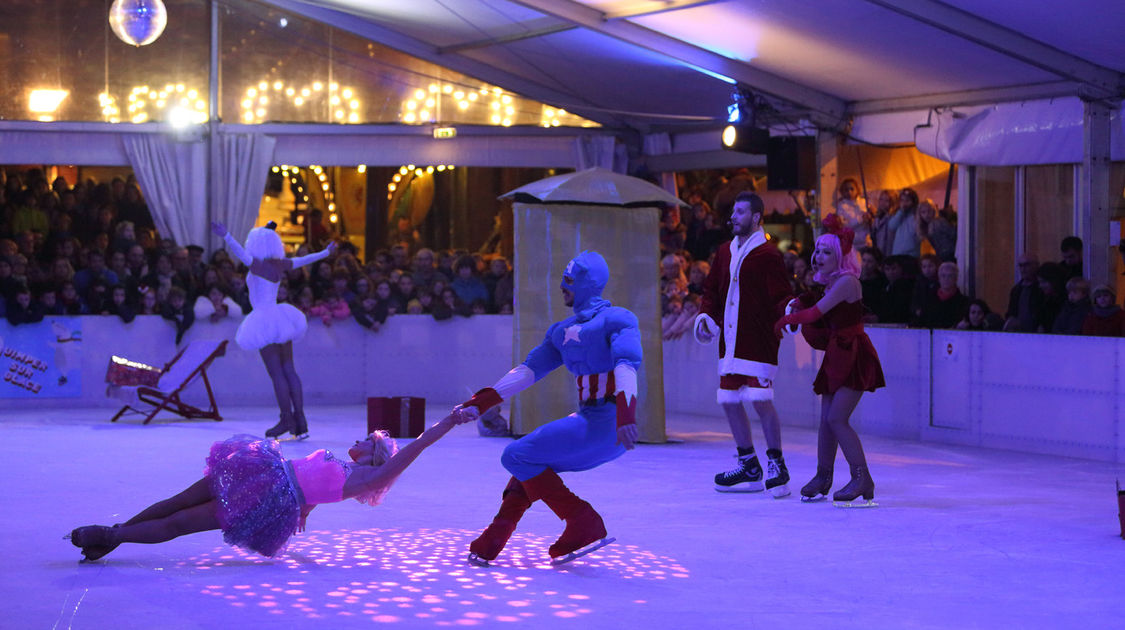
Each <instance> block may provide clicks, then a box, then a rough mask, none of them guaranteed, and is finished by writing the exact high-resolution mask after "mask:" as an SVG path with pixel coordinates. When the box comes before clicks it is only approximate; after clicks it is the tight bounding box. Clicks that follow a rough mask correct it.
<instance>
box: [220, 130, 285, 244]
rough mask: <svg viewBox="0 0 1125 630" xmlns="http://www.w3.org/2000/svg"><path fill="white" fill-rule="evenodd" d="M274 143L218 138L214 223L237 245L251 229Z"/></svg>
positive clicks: (261, 138)
mask: <svg viewBox="0 0 1125 630" xmlns="http://www.w3.org/2000/svg"><path fill="white" fill-rule="evenodd" d="M276 145H277V140H276V139H275V138H274V137H272V136H267V135H263V134H254V133H224V134H220V135H219V164H218V165H217V169H216V172H217V173H218V179H217V181H216V182H215V187H216V190H215V196H216V197H215V198H216V207H215V220H216V221H221V222H222V223H223V224H225V225H226V226H227V229H228V230H230V233H231V234H232V235H234V237H235V238H237V239H238V240H239V241H244V240H246V234H247V233H248V232H249V231H250V228H252V227H254V222H255V221H256V220H257V218H258V211H259V209H260V208H261V205H262V193H263V191H265V189H266V178H267V177H269V169H270V167H271V166H273V151H274V147H275V146H276Z"/></svg>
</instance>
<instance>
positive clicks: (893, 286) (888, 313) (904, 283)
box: [876, 256, 914, 324]
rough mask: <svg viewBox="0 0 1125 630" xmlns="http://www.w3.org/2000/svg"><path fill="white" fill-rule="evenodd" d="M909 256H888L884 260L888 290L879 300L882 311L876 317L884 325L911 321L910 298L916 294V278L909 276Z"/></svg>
mask: <svg viewBox="0 0 1125 630" xmlns="http://www.w3.org/2000/svg"><path fill="white" fill-rule="evenodd" d="M910 263H911V259H910V257H909V256H888V257H887V258H886V259H884V260H883V273H884V274H885V275H886V276H887V290H886V292H885V293H883V296H882V297H881V298H880V299H879V306H880V309H881V310H880V311H878V312H877V313H876V317H878V320H879V321H880V322H881V323H884V324H905V323H907V322H908V321H910V298H911V296H912V295H913V293H914V278H912V277H910V276H909V275H907V268H908V265H910Z"/></svg>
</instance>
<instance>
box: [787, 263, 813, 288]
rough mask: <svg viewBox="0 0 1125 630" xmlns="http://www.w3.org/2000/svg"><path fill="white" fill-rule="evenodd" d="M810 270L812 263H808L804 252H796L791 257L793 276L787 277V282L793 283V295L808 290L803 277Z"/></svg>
mask: <svg viewBox="0 0 1125 630" xmlns="http://www.w3.org/2000/svg"><path fill="white" fill-rule="evenodd" d="M811 270H812V265H811V264H809V257H808V256H806V255H804V254H798V255H797V257H796V258H794V259H793V277H792V278H790V279H789V283H790V284H792V285H793V295H800V294H802V293H804V292H806V291H808V290H809V285H808V284H806V282H805V278H806V276H808V275H809V271H811Z"/></svg>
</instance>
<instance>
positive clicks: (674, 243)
mask: <svg viewBox="0 0 1125 630" xmlns="http://www.w3.org/2000/svg"><path fill="white" fill-rule="evenodd" d="M686 240H687V228H685V227H684V225H683V224H682V223H680V209H679V208H678V207H676V206H669V207H667V208H664V214H663V218H662V219H661V221H660V255H661V256H664V255H667V254H670V253H673V252H678V251H680V250H681V249H683V248H684V242H685V241H686Z"/></svg>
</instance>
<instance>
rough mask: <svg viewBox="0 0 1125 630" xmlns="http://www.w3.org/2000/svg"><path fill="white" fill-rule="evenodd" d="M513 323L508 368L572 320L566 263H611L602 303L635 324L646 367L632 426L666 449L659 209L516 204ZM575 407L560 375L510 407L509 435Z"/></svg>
mask: <svg viewBox="0 0 1125 630" xmlns="http://www.w3.org/2000/svg"><path fill="white" fill-rule="evenodd" d="M513 214H514V228H515V265H514V267H515V294H516V300H515V317H514V320H515V321H514V322H513V326H512V335H513V336H512V359H513V361H512V363H513V365H517V364H519V363H521V362H523V360H524V359H525V358H527V353H528V352H529V351H530V350H531V349H532V348H534V347H535V346H537V345H539V343H540V342H542V341H543V336H544V334H545V333H546V332H547V328H548V327H549V326H550V325H551V324H552V323H554V322H557V321H559V320H562V319H565V318H567V317H569V316H571V315H573V311H572V310H571V309H570V307H568V306H566V305H565V304H563V299H562V291H561V290H560V289H559V283H560V282H561V280H562V272H563V269H564V268H565V267H566V263H567V262H569V261H570V259H571V258H574V256H575V255H576V254H578V253H580V252H582V251H584V250H594V251H596V252H598V253H599V254H601V255H602V256H604V257H605V260H606V262H607V263H608V264H609V271H610V280H609V284H608V285H607V286H606V289H605V293H604V294H603V296H604V297H605V298H606V299H608V300H609V301H610V302H613V303H614V304H615V305H618V306H622V307H625V308H627V309H629V310H630V311H632V312H633V313H634V314H635V315H636V316H637V320H638V321H639V322H640V328H641V345H642V347H643V349H644V363H643V365H642V366H641V369H640V371H638V373H637V388H638V392H637V425H638V428H639V429H640V440H641V441H642V442H664V441H665V435H664V382H663V378H662V374H663V364H664V361H663V349H662V346H661V337H660V296H659V289H658V288H657V285H656V284H655V283H653V282H652V278H653V277H654V276H653V274H655V273H656V270H657V269H658V267H659V260H658V259H659V251H660V248H659V244H658V242H657V234H659V231H660V228H659V224H660V210H659V209H657V208H624V207H610V206H593V205H561V204H560V205H554V204H525V203H516V204H513ZM576 408H577V389H576V386H575V383H574V377H573V376H572V375H571V374H570V372H568V371H567V370H566V368H559V369H557V370H555V371H554V372H552V373H551V374H550V375H548V376H547V377H546V378H544V379H543V380H541V381H539V382H538V383H536V385H535V386H534V387H532V388H530V389H528V390H525V391H523V392H521V393H520V394H519V395H517V396H516V397H515V398H514V399H513V400H512V412H511V416H512V431H513V432H514V433H516V434H520V435H523V434H527V433H530V432H531V431H533V430H534V429H535V428H536V427H538V426H540V425H543V424H546V423H547V422H550V421H551V420H555V419H557V418H562V417H563V416H566V415H568V414H571V413H573V412H574V411H575V409H576Z"/></svg>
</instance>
